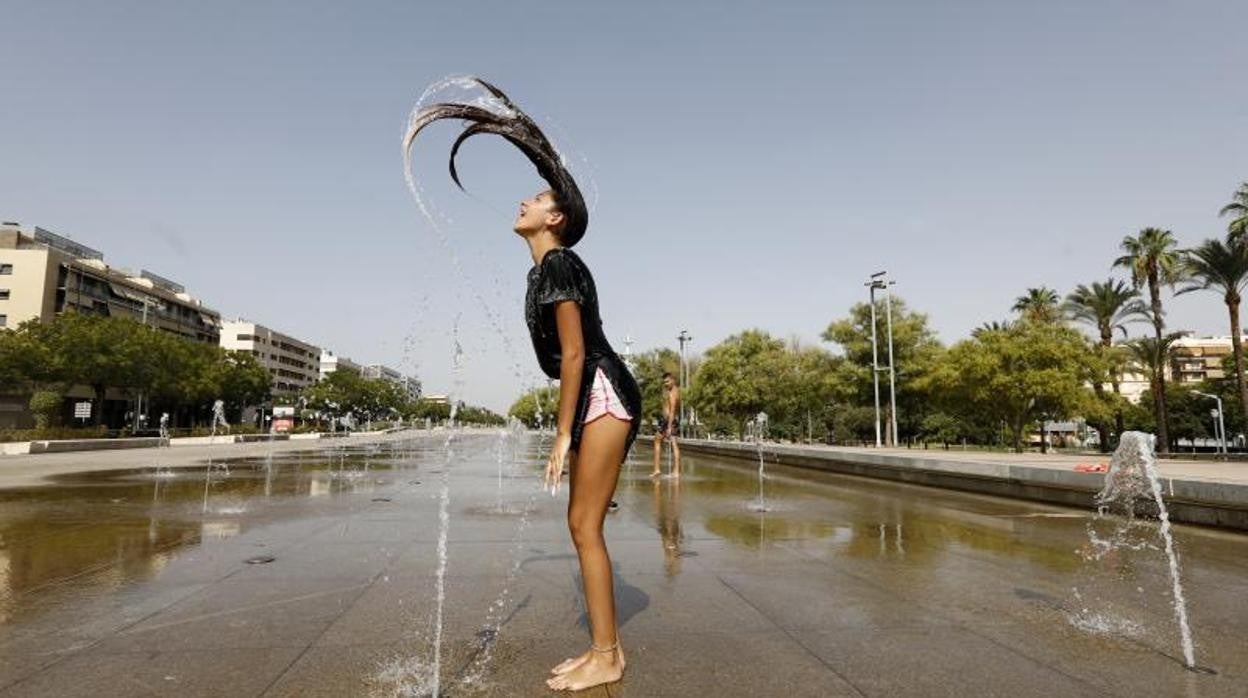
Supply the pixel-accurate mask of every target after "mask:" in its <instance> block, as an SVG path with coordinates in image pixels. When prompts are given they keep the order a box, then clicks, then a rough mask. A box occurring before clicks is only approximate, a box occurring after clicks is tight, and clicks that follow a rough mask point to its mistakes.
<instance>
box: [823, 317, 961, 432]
mask: <svg viewBox="0 0 1248 698" xmlns="http://www.w3.org/2000/svg"><path fill="white" fill-rule="evenodd" d="M892 306H893V360H894V363H895V372H896V375H897V411H898V413H899V414H898V415H897V416H898V431H899V432H901V433H902V434H915V433H917V432H918V430H919V425H920V424H921V422H922V419H923V416H924V414H926V412H927V411H928V410H929V409H930V405H931V395H930V394H929V392H928V391H927V390H926V388H925V387H924V386H925V385H926V383H925V378H926V376H927V375H928V374H930V373H931V371H932V370H933V368H934V366H935V364H936V362H937V361H938V360H939V358H940V356H941V354H942V353H943V352H944V347H943V346H942V345H941V344H940V342H939V341H938V340H937V339H936V334H935V333H934V332H933V331H932V329H931V328H930V327H929V326H928V318H927V315H926V314H924V313H920V312H916V311H911V310H910V309H909V308H908V306H907V304H906V302H905V300H903V299H902V298H900V297H896V296H894V297H893V299H892ZM885 310H886V307H885V304H884V301H883V300H879V301H876V334H877V342H878V344H879V358H880V365H881V366H886V365H887V364H888V344H887V330H888V328H887V325H886V318H885ZM822 337H823V339H824V341H828V342H833V343H835V344H836V345H837V346H839V347H840V349H841V351H842V352H843V353H844V355H845V361H844V362H843V363H842V364H841V365H839V366H838V367H837V373H838V376H839V378H840V381H839V382H840V383H841V384H843V385H842V387H841V389H842V390H844V391H846V392H845V399H846V400H849V401H851V402H853V403H854V404H857V405H862V406H873V405H874V401H875V398H874V387H873V386H874V384H873V381H872V375H871V374H872V371H871V304H870V303H858V304H855V305H854V306H853V307H852V308H850V311H849V317H846V318H842V319H839V320H836V321H834V322H832V323H830V324H829V325H828V326H827V328H826V329H825V330H824V331H823V335H822ZM887 377H888V374H887V373H881V375H880V378H881V380H880V396H881V406H882V407H885V411H886V412H887V405H888V382H887ZM884 421H885V423H888V421H889V420H888V419H884ZM872 431H874V427H873V428H872ZM884 431H885V433H887V431H888V430H887V429H885V430H884Z"/></svg>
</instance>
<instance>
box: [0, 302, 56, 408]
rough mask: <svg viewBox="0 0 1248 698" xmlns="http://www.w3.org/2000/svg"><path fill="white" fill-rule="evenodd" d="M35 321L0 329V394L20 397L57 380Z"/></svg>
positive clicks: (39, 327) (40, 331)
mask: <svg viewBox="0 0 1248 698" xmlns="http://www.w3.org/2000/svg"><path fill="white" fill-rule="evenodd" d="M42 335H43V328H42V326H41V325H40V324H39V321H38V320H27V321H26V322H23V323H22V324H20V325H18V326H17V327H15V328H13V329H11V330H0V395H21V394H25V393H27V392H30V391H31V390H34V389H36V388H39V387H42V386H47V385H48V384H50V383H55V382H57V381H59V378H58V376H57V375H56V372H55V370H54V366H53V364H52V357H51V356H50V355H49V353H48V347H47V345H46V343H44V342H43V341H42Z"/></svg>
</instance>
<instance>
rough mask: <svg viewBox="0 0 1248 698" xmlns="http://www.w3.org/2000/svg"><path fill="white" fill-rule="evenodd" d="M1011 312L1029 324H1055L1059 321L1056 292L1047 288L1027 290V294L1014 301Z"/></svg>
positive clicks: (1059, 310) (1059, 312)
mask: <svg viewBox="0 0 1248 698" xmlns="http://www.w3.org/2000/svg"><path fill="white" fill-rule="evenodd" d="M1011 310H1013V311H1014V312H1016V313H1018V314H1019V316H1021V317H1022V318H1023V319H1024V320H1029V321H1031V322H1057V321H1058V320H1060V319H1061V306H1060V305H1058V297H1057V291H1054V290H1053V289H1051V288H1049V287H1048V286H1040V287H1038V288H1029V289H1027V293H1025V294H1023V295H1021V296H1019V297H1018V298H1015V299H1014V306H1013V307H1012V308H1011Z"/></svg>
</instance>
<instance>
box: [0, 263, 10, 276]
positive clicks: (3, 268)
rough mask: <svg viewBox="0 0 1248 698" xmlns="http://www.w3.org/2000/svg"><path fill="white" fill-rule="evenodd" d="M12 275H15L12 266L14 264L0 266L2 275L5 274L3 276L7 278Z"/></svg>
mask: <svg viewBox="0 0 1248 698" xmlns="http://www.w3.org/2000/svg"><path fill="white" fill-rule="evenodd" d="M12 273H13V265H12V264H0V274H3V275H5V276H7V275H9V274H12Z"/></svg>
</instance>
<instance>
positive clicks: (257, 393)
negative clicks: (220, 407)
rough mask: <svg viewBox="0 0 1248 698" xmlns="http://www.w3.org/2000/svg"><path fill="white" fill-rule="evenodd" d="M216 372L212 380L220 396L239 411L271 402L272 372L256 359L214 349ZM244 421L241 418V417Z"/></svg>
mask: <svg viewBox="0 0 1248 698" xmlns="http://www.w3.org/2000/svg"><path fill="white" fill-rule="evenodd" d="M213 349H215V350H216V351H214V352H211V354H212V360H211V361H210V362H209V364H208V365H209V366H210V367H211V368H210V370H211V371H212V373H211V375H210V378H209V380H210V381H211V382H212V384H213V385H214V386H215V387H216V394H217V395H218V396H220V399H221V400H224V401H225V404H226V405H229V406H230V407H232V408H234V409H236V410H238V411H239V413H240V415H241V412H242V410H243V408H245V407H251V406H255V405H258V404H261V403H263V402H265V401H267V400H268V399H269V398H270V388H271V380H270V377H269V372H268V370H267V369H265V367H264V366H262V365H260V362H259V361H258V360H257V359H256V357H255V356H253V355H252V354H249V353H247V352H245V351H227V350H224V349H221V348H219V347H213ZM240 419H241V416H240Z"/></svg>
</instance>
